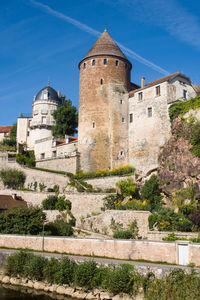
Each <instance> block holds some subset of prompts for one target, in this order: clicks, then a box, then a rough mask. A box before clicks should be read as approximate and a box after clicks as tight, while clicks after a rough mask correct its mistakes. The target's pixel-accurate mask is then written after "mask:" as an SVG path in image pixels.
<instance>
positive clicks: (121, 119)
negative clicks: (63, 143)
mask: <svg viewBox="0 0 200 300" xmlns="http://www.w3.org/2000/svg"><path fill="white" fill-rule="evenodd" d="M131 68H132V65H131V63H130V62H129V61H128V59H127V58H126V57H125V55H124V54H123V53H122V52H121V50H120V49H119V47H118V46H117V45H116V43H115V42H114V41H113V39H112V38H111V37H110V35H109V34H108V32H107V31H106V30H105V31H104V32H103V33H102V35H101V36H100V37H99V39H98V40H97V42H96V43H95V44H94V46H93V47H92V48H91V50H90V51H89V52H88V53H87V55H86V56H85V57H84V58H83V60H82V61H81V62H80V63H79V69H80V87H79V131H78V132H79V135H78V149H79V152H80V164H81V168H82V169H83V170H84V171H91V170H99V169H105V168H106V169H113V168H115V167H117V166H121V165H125V164H130V165H133V166H135V167H136V169H137V170H140V171H142V172H143V173H146V172H148V171H149V170H152V169H155V168H156V167H157V164H158V152H159V148H160V147H161V146H163V144H164V143H165V142H166V141H168V139H169V138H170V136H171V126H170V120H169V114H168V108H169V106H170V105H171V103H173V102H176V101H185V100H187V99H190V98H193V97H195V96H196V95H197V92H199V88H198V86H197V85H195V86H193V85H192V84H191V81H190V79H189V78H188V77H187V76H185V75H183V74H181V73H179V72H176V73H174V74H171V75H168V76H165V77H163V78H160V79H158V80H155V81H153V82H150V83H148V84H145V78H144V77H142V80H141V87H140V86H138V85H136V84H134V83H132V82H131V80H130V70H131Z"/></svg>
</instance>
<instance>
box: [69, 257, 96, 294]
mask: <svg viewBox="0 0 200 300" xmlns="http://www.w3.org/2000/svg"><path fill="white" fill-rule="evenodd" d="M97 273H98V268H97V264H96V263H95V262H94V261H87V262H84V263H81V264H78V265H77V267H76V269H75V274H74V282H75V284H76V285H78V286H84V287H86V288H88V289H92V288H94V287H96V282H95V280H94V278H95V277H96V275H97Z"/></svg>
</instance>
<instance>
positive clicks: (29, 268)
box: [24, 255, 47, 280]
mask: <svg viewBox="0 0 200 300" xmlns="http://www.w3.org/2000/svg"><path fill="white" fill-rule="evenodd" d="M46 263H47V260H46V259H45V258H44V257H42V256H39V255H38V256H36V255H33V256H31V257H30V259H29V260H28V261H27V262H26V264H25V266H24V275H25V276H26V277H27V278H30V279H34V280H42V279H43V278H44V274H43V270H44V267H45V265H46Z"/></svg>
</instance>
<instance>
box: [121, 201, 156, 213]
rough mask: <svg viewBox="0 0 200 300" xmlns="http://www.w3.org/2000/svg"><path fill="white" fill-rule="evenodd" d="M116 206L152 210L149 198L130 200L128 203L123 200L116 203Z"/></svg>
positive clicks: (124, 208) (125, 208) (123, 208)
mask: <svg viewBox="0 0 200 300" xmlns="http://www.w3.org/2000/svg"><path fill="white" fill-rule="evenodd" d="M115 208H116V209H118V210H145V211H150V210H151V205H150V202H149V201H148V200H144V201H141V200H136V199H132V200H129V201H128V202H127V203H125V204H123V203H122V202H119V203H116V204H115Z"/></svg>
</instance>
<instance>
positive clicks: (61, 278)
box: [55, 257, 77, 284]
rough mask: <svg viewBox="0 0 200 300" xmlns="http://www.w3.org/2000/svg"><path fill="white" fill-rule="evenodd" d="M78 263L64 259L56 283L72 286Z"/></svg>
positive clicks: (57, 272)
mask: <svg viewBox="0 0 200 300" xmlns="http://www.w3.org/2000/svg"><path fill="white" fill-rule="evenodd" d="M76 266H77V265H76V263H75V262H74V261H73V260H70V259H69V258H68V257H63V258H62V259H61V260H60V263H59V270H57V271H56V273H55V283H57V284H70V283H72V282H73V279H74V272H75V269H76Z"/></svg>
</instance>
